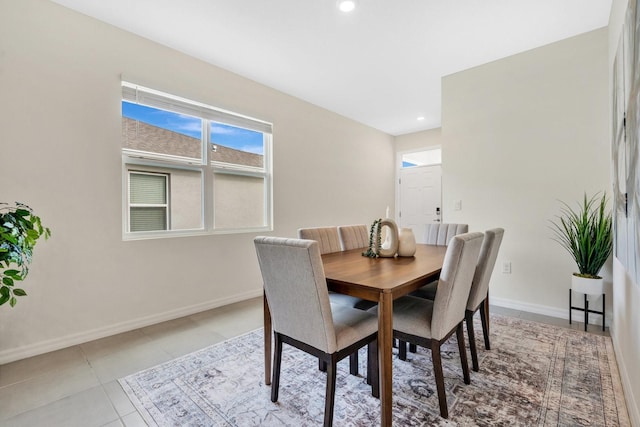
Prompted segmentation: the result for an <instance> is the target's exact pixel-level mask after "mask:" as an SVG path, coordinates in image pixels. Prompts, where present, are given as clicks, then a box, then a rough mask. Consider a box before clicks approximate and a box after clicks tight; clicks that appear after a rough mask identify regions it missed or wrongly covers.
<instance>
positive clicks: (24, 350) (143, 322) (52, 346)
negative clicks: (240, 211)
mask: <svg viewBox="0 0 640 427" xmlns="http://www.w3.org/2000/svg"><path fill="white" fill-rule="evenodd" d="M258 296H262V289H258V290H254V291H249V292H244V293H242V294H237V295H234V296H231V297H227V298H221V299H217V300H213V301H207V302H204V303H200V304H195V305H192V306H189V307H182V308H179V309H176V310H170V311H166V312H164V313H159V314H154V315H151V316H146V317H140V318H138V319H132V320H128V321H126V322H122V323H116V324H114V325H109V326H106V327H104V328H97V329H93V330H90V331H85V332H79V333H77V334H71V335H67V336H63V337H60V338H54V339H51V340H46V341H41V342H38V343H34V344H29V345H26V346H23V347H18V348H11V349H9V350H5V351H1V352H0V365H3V364H5V363H9V362H13V361H16V360H20V359H25V358H27V357H32V356H37V355H39V354H44V353H48V352H50V351H55V350H60V349H62V348H67V347H71V346H74V345H78V344H83V343H85V342H89V341H93V340H96V339H100V338H105V337H108V336H111V335H116V334H120V333H123V332H128V331H132V330H134V329H139V328H144V327H145V326H150V325H155V324H157V323H161V322H165V321H167V320H173V319H178V318H180V317H185V316H190V315H192V314H196V313H200V312H202V311H205V310H210V309H212V308H217V307H222V306H224V305H228V304H233V303H235V302H240V301H244V300H248V299H251V298H255V297H258Z"/></svg>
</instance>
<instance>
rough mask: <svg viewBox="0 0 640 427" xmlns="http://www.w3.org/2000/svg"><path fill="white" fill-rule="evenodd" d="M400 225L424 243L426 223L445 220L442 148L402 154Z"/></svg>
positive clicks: (399, 200) (399, 201)
mask: <svg viewBox="0 0 640 427" xmlns="http://www.w3.org/2000/svg"><path fill="white" fill-rule="evenodd" d="M400 156H401V157H400V158H401V164H400V169H399V179H398V207H399V209H398V224H399V226H400V227H408V228H411V229H412V230H413V234H414V235H415V237H416V242H418V243H424V242H425V240H424V234H425V225H426V224H431V223H436V222H441V221H442V165H441V150H440V149H439V148H438V149H431V150H425V151H420V152H412V153H405V154H400Z"/></svg>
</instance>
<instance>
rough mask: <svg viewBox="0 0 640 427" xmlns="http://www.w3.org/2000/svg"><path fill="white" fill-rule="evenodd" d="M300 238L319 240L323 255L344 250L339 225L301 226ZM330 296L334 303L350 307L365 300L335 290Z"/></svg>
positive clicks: (299, 230)
mask: <svg viewBox="0 0 640 427" xmlns="http://www.w3.org/2000/svg"><path fill="white" fill-rule="evenodd" d="M298 238H300V239H306V240H315V241H316V242H318V248H319V249H320V254H321V255H324V254H330V253H332V252H340V251H342V243H341V241H340V235H339V234H338V227H335V226H334V227H312V228H299V229H298ZM329 298H330V299H331V302H332V303H333V304H341V305H346V306H349V307H355V306H356V304H358V303H359V302H361V301H363V300H361V299H360V298H356V297H352V296H350V295H343V294H338V293H335V292H331V293H330V297H329Z"/></svg>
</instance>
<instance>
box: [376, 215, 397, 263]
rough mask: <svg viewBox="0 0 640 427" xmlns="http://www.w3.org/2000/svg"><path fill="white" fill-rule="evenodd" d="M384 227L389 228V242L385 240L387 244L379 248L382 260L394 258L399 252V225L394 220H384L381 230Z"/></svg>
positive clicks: (387, 231)
mask: <svg viewBox="0 0 640 427" xmlns="http://www.w3.org/2000/svg"><path fill="white" fill-rule="evenodd" d="M384 227H387V230H386V233H387V237H388V240H387V238H385V244H383V245H381V247H380V248H379V252H378V256H380V257H382V258H393V257H394V256H396V253H397V252H398V225H397V224H396V222H395V221H394V220H392V219H390V218H386V219H383V220H382V223H381V226H380V230H382V229H383V228H384Z"/></svg>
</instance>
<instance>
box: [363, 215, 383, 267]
mask: <svg viewBox="0 0 640 427" xmlns="http://www.w3.org/2000/svg"><path fill="white" fill-rule="evenodd" d="M381 229H382V218H379V219H376V220H375V221H373V223H372V224H371V229H370V230H369V248H368V249H367V250H366V251H365V252H362V256H366V257H369V258H378V256H380V247H381V245H382V243H381V241H382V238H381V234H380V230H381Z"/></svg>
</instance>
